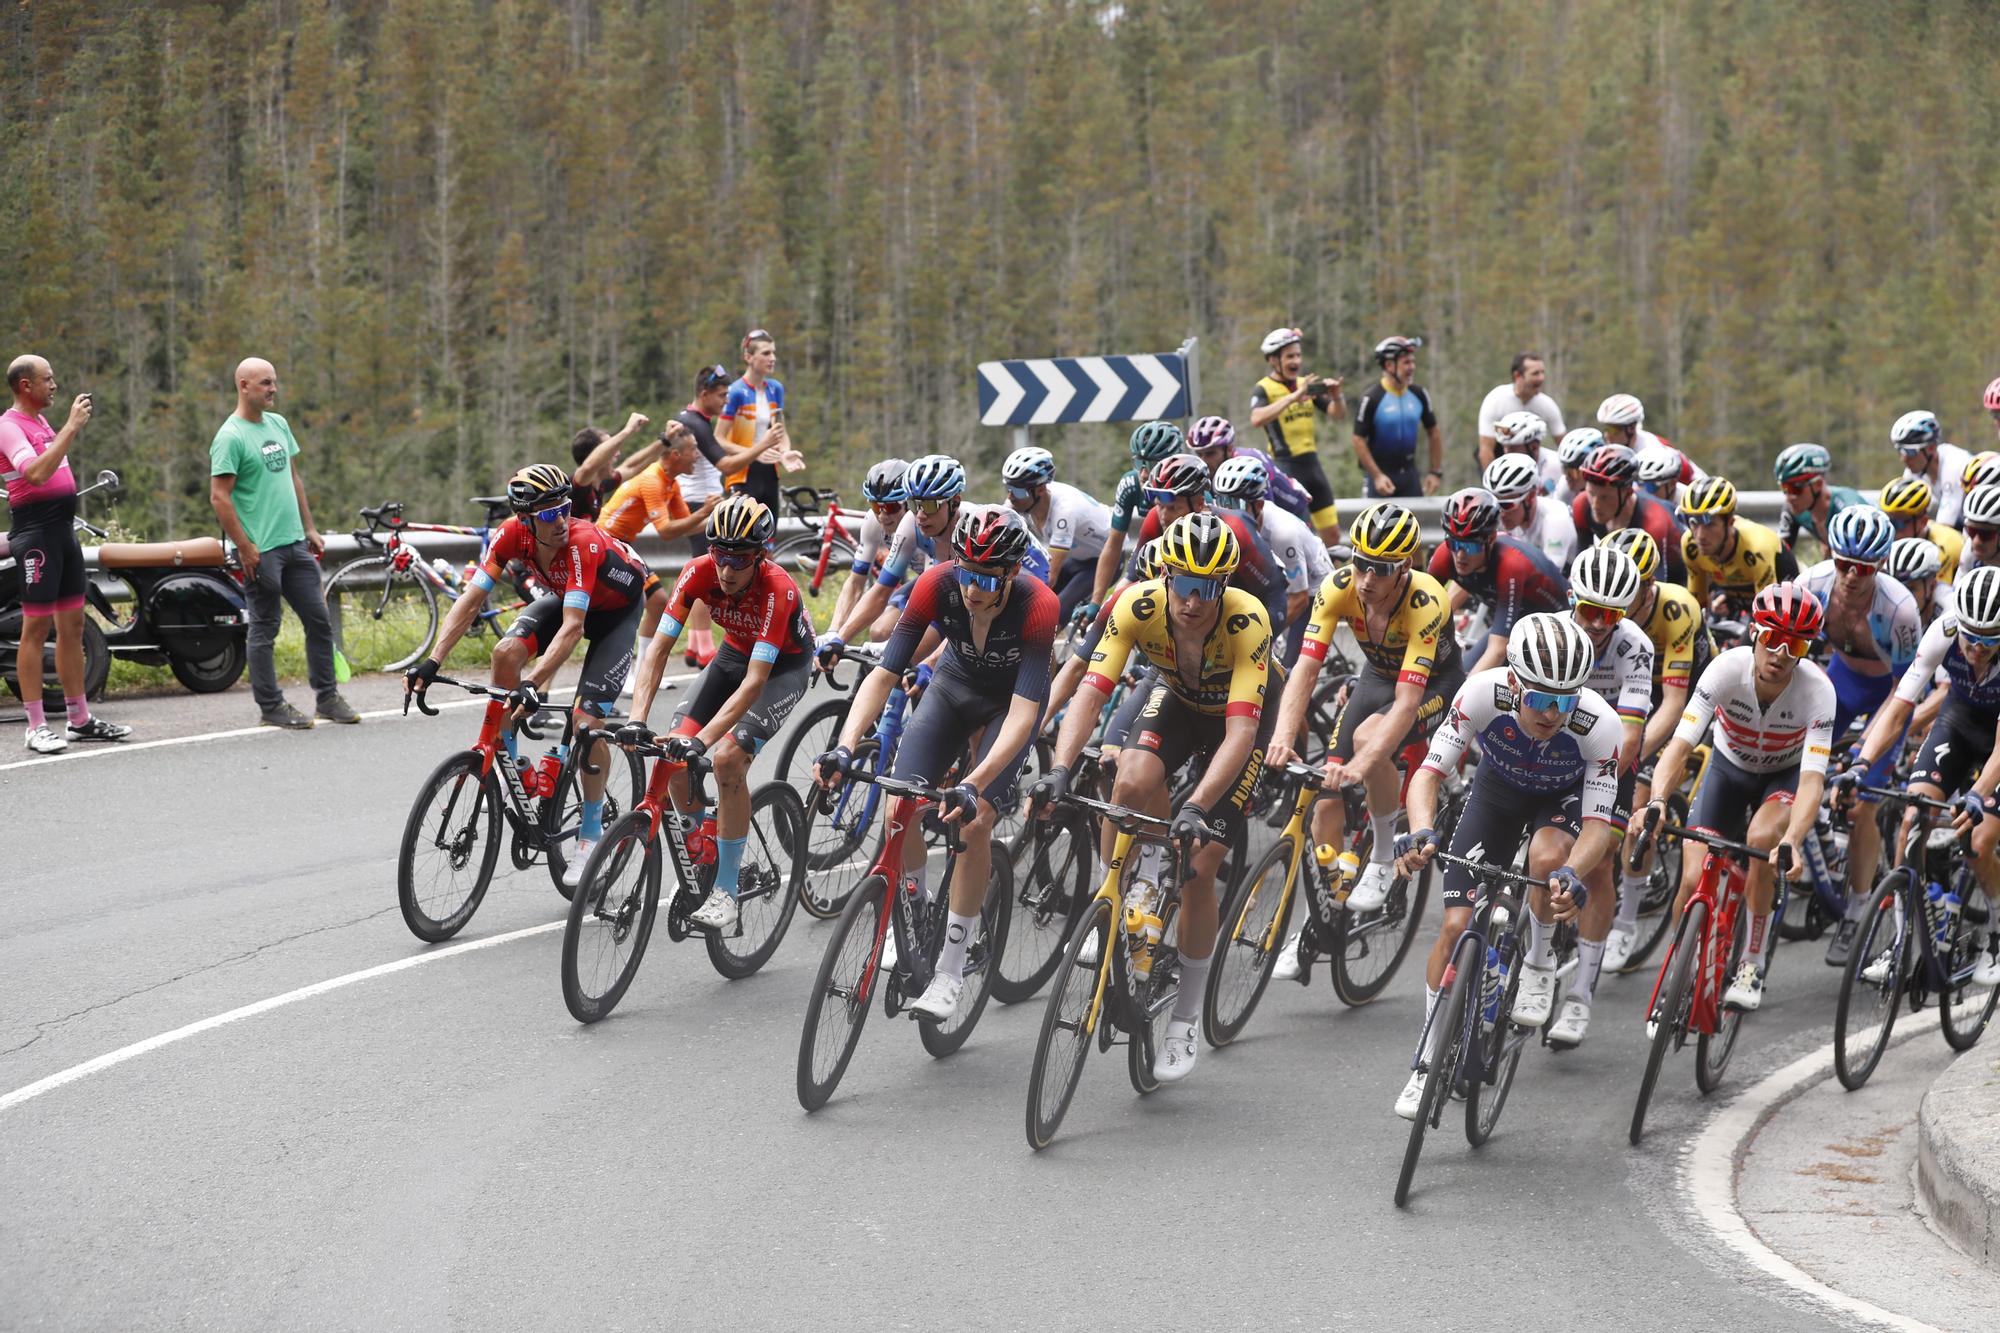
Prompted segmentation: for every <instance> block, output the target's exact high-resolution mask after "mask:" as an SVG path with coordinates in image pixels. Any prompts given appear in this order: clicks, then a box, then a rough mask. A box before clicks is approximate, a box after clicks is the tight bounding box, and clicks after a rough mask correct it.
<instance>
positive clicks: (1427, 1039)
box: [1423, 986, 1443, 1060]
mask: <svg viewBox="0 0 2000 1333" xmlns="http://www.w3.org/2000/svg"><path fill="white" fill-rule="evenodd" d="M1442 994H1443V992H1442V991H1434V990H1432V989H1431V988H1430V987H1429V986H1426V987H1424V1050H1423V1058H1424V1059H1426V1060H1428V1059H1430V1058H1431V1052H1432V1051H1434V1050H1436V1049H1437V1044H1438V1032H1437V1027H1436V1026H1435V1025H1434V1024H1433V1023H1432V1022H1431V1015H1433V1014H1435V1013H1436V1012H1437V1007H1438V996H1440V995H1442Z"/></svg>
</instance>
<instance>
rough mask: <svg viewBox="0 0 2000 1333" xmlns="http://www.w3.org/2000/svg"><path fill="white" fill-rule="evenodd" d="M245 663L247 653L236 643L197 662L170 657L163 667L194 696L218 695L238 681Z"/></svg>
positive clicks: (247, 657) (247, 656)
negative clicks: (170, 671) (192, 692)
mask: <svg viewBox="0 0 2000 1333" xmlns="http://www.w3.org/2000/svg"><path fill="white" fill-rule="evenodd" d="M248 660H249V654H248V651H247V650H246V648H245V647H244V645H243V643H242V641H241V640H239V641H237V642H235V643H232V644H230V645H229V646H228V647H227V648H224V649H223V650H222V651H221V652H219V653H217V654H215V656H213V657H208V658H204V659H202V660H201V661H198V662H197V661H189V660H188V659H186V658H183V657H179V656H172V655H170V656H169V657H168V658H167V666H168V668H169V669H170V670H172V672H173V673H174V679H175V680H177V681H179V682H180V683H181V684H182V685H185V686H186V687H187V688H188V689H190V690H192V691H194V693H196V694H220V693H221V692H222V691H224V690H226V689H228V688H229V687H230V686H231V685H234V684H235V683H236V682H237V681H238V680H240V679H242V676H243V667H244V664H245V663H246V662H247V661H248Z"/></svg>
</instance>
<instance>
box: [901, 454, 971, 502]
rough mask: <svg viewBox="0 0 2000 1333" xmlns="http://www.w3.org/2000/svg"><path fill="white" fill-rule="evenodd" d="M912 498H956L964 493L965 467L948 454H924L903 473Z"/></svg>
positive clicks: (904, 483) (904, 482)
mask: <svg viewBox="0 0 2000 1333" xmlns="http://www.w3.org/2000/svg"><path fill="white" fill-rule="evenodd" d="M903 486H904V488H905V489H906V490H908V491H909V493H910V498H911V499H912V500H956V499H957V498H958V497H959V496H961V495H963V494H965V469H964V468H963V467H962V466H960V465H959V461H958V460H957V459H956V458H953V457H951V456H950V455H949V454H925V455H924V456H923V457H922V458H919V459H916V460H914V461H912V462H911V464H910V466H909V468H908V469H907V470H906V471H905V472H904V473H903Z"/></svg>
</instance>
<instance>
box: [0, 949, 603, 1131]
mask: <svg viewBox="0 0 2000 1333" xmlns="http://www.w3.org/2000/svg"><path fill="white" fill-rule="evenodd" d="M567 921H568V918H567V917H565V918H564V919H563V920H561V921H550V922H547V923H546V924H544V925H539V926H528V927H527V928H525V929H522V930H510V931H508V932H507V933H506V934H504V935H494V936H492V937H490V938H488V939H483V940H469V941H467V942H466V943H464V944H454V945H451V946H449V947H448V948H443V949H433V950H431V951H430V952H428V953H419V954H411V955H410V956H409V957H408V958H399V959H397V960H396V961H395V962H393V963H383V964H381V965H379V966H377V967H370V968H364V969H363V970H361V971H359V972H349V973H347V974H346V975H345V976H338V977H329V978H327V979H326V980H325V981H316V982H314V983H313V984H312V985H310V986H301V987H299V988H298V989H297V990H290V991H286V992H285V993H284V994H283V995H274V996H272V997H271V998H270V999H268V1000H259V1001H257V1002H256V1003H255V1004H246V1005H244V1006H242V1007H241V1008H238V1009H231V1010H230V1011H229V1012H228V1013H224V1014H216V1015H215V1016H213V1017H212V1018H204V1019H201V1020H200V1021H199V1022H194V1023H189V1024H188V1025H187V1026H186V1027H178V1028H175V1029H174V1030H173V1031H172V1032H162V1033H161V1034H160V1035H159V1036H157V1037H148V1038H146V1039H145V1040H144V1041H135V1042H133V1043H132V1044H131V1045H130V1046H121V1047H119V1048H118V1049H117V1050H115V1051H108V1052H106V1053H105V1054H103V1055H100V1056H98V1057H97V1058H96V1059H94V1060H85V1061H84V1062H83V1063H82V1064H80V1065H71V1066H70V1067H69V1068H68V1069H65V1070H63V1071H61V1072H60V1073H55V1074H50V1075H49V1076H48V1077H47V1078H44V1079H40V1080H37V1081H36V1082H33V1083H30V1084H28V1085H27V1086H26V1087H22V1088H16V1089H14V1091H12V1092H10V1093H8V1094H7V1095H6V1096H4V1097H0V1112H5V1111H10V1110H12V1109H13V1108H14V1107H16V1106H19V1105H21V1104H22V1103H23V1102H28V1101H33V1100H34V1099H35V1098H37V1097H39V1096H41V1095H42V1094H43V1093H45V1092H54V1091H55V1090H56V1089H57V1088H60V1087H64V1086H66V1085H68V1084H71V1083H74V1082H76V1081H77V1080H78V1079H81V1078H88V1077H90V1076H91V1075H92V1074H96V1073H101V1072H103V1071H104V1070H106V1069H109V1068H111V1067H112V1066H113V1065H122V1064H124V1063H125V1062H126V1061H127V1060H136V1059H137V1058H138V1057H140V1056H142V1055H146V1054H148V1053H149V1052H152V1051H157V1050H159V1049H160V1048H161V1047H162V1046H172V1045H173V1044H174V1043H176V1042H182V1041H186V1040H187V1039H188V1038H189V1037H197V1036H200V1035H201V1034H202V1033H204V1032H207V1031H210V1030H211V1029H213V1028H219V1027H222V1026H223V1025H224V1024H227V1023H234V1022H237V1021H238V1020H240V1019H245V1018H254V1017H256V1016H257V1015H258V1014H263V1013H269V1012H270V1011H271V1010H273V1009H282V1008H283V1007H284V1006H286V1005H288V1004H297V1003H298V1002H299V1001H300V1000H310V999H311V998H312V997H313V996H315V995H325V994H326V993H327V992H328V991H336V990H340V989H341V988H342V987H345V986H352V985H355V984H356V983H358V982H363V981H372V980H374V979H375V978H376V977H386V976H388V975H389V974H390V973H392V972H402V971H406V970H407V969H409V968H412V967H421V966H423V965H424V964H425V963H434V962H436V961H437V960H438V959H440V958H453V957H456V956H457V955H459V954H462V953H471V952H473V951H474V950H476V949H491V948H492V947H494V946H495V945H497V944H511V943H513V942H514V941H515V940H525V939H527V938H528V937H529V936H531V935H546V934H548V933H549V932H550V931H552V930H560V929H561V928H562V927H563V926H564V925H565V924H567Z"/></svg>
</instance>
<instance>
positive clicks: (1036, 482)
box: [1000, 444, 1056, 486]
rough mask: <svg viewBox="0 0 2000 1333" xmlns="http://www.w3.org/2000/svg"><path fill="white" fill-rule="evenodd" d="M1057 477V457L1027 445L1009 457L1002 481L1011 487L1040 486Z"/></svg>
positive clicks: (1002, 465)
mask: <svg viewBox="0 0 2000 1333" xmlns="http://www.w3.org/2000/svg"><path fill="white" fill-rule="evenodd" d="M1055 475H1056V456H1055V455H1054V454H1052V453H1050V452H1049V451H1048V450H1046V449H1044V448H1042V447H1040V446H1039V445H1033V444H1030V445H1025V446H1023V447H1022V448H1019V449H1016V450H1015V451H1014V452H1013V453H1011V454H1008V455H1007V461H1006V462H1004V463H1002V464H1001V465H1000V480H1001V481H1002V482H1005V483H1006V484H1007V485H1009V486H1040V485H1042V484H1043V483H1045V482H1047V481H1049V480H1051V479H1052V478H1053V477H1054V476H1055Z"/></svg>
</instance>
